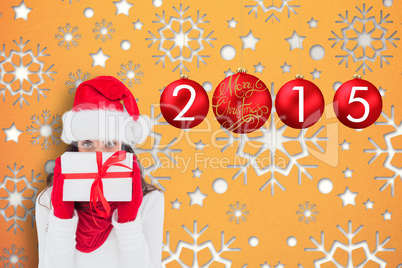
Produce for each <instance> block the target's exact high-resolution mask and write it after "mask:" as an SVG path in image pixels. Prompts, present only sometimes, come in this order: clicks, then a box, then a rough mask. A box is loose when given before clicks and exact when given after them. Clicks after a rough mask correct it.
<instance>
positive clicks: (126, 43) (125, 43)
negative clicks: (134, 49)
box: [120, 40, 131, 50]
mask: <svg viewBox="0 0 402 268" xmlns="http://www.w3.org/2000/svg"><path fill="white" fill-rule="evenodd" d="M120 47H121V49H123V50H129V49H130V47H131V43H130V41H128V40H123V41H121V43H120Z"/></svg>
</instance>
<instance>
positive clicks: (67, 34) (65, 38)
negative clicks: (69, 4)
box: [54, 23, 81, 50]
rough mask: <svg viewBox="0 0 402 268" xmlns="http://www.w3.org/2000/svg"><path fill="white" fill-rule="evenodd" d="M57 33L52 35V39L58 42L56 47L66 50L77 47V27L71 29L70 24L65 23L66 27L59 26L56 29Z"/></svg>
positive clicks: (78, 35) (79, 35) (78, 37)
mask: <svg viewBox="0 0 402 268" xmlns="http://www.w3.org/2000/svg"><path fill="white" fill-rule="evenodd" d="M57 30H58V33H57V34H55V35H54V38H56V39H57V40H59V42H58V44H57V45H58V46H59V47H62V46H64V47H65V48H66V49H67V50H70V49H71V47H72V46H73V47H76V46H78V40H79V39H81V34H79V33H78V27H77V26H74V27H72V26H71V24H70V23H66V26H64V27H62V26H59V27H58V28H57Z"/></svg>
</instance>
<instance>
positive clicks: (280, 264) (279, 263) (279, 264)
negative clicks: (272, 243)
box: [274, 261, 285, 268]
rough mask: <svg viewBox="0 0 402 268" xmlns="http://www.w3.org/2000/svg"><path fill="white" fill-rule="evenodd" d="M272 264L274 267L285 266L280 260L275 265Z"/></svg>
mask: <svg viewBox="0 0 402 268" xmlns="http://www.w3.org/2000/svg"><path fill="white" fill-rule="evenodd" d="M274 266H275V268H283V267H285V265H284V264H282V263H281V262H280V261H279V262H278V264H277V265H274Z"/></svg>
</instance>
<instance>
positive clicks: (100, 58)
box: [89, 48, 110, 68]
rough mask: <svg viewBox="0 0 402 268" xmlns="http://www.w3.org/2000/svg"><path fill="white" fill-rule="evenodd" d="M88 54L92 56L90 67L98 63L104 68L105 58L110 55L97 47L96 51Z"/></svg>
mask: <svg viewBox="0 0 402 268" xmlns="http://www.w3.org/2000/svg"><path fill="white" fill-rule="evenodd" d="M89 55H91V57H92V67H95V66H97V65H99V66H101V67H103V68H105V63H106V60H107V59H109V58H110V56H108V55H106V54H104V53H103V51H102V48H99V50H98V51H97V52H96V53H89Z"/></svg>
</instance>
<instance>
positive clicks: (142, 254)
mask: <svg viewBox="0 0 402 268" xmlns="http://www.w3.org/2000/svg"><path fill="white" fill-rule="evenodd" d="M148 195H150V196H149V197H147V198H148V200H147V202H146V203H145V204H144V207H143V210H142V212H141V213H138V215H137V217H136V219H135V220H134V221H131V222H127V223H118V222H117V217H118V214H117V210H116V211H115V212H114V214H113V217H112V224H113V227H114V228H115V230H116V236H117V240H118V245H119V257H120V267H121V268H134V267H143V268H160V267H161V262H162V240H163V221H164V211H165V198H164V194H163V193H161V192H160V191H158V190H155V191H152V192H151V193H149V194H148Z"/></svg>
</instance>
